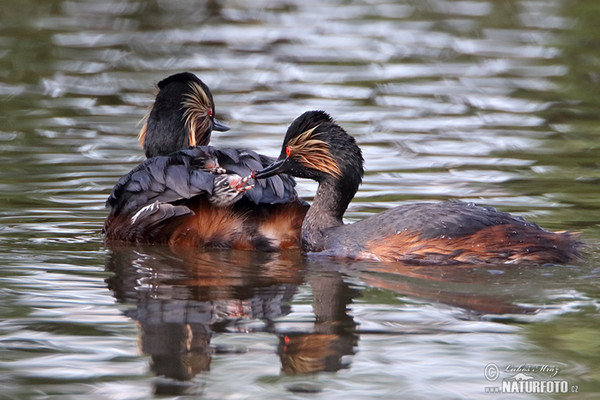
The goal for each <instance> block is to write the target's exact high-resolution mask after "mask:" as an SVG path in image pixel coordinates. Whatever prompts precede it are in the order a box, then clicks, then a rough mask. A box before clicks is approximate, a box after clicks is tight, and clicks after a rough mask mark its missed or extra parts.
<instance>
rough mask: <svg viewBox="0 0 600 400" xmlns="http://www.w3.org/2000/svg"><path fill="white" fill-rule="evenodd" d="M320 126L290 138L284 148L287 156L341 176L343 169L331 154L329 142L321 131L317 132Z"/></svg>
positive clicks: (308, 165)
mask: <svg viewBox="0 0 600 400" xmlns="http://www.w3.org/2000/svg"><path fill="white" fill-rule="evenodd" d="M318 127H319V125H317V126H315V127H313V128H310V129H308V130H306V131H304V132H302V133H300V134H299V135H297V136H293V137H292V138H290V139H289V140H288V141H287V143H286V144H285V148H284V149H285V153H286V156H287V157H290V158H292V159H294V160H295V161H297V162H299V163H301V164H302V165H304V166H305V167H307V168H312V169H316V170H319V171H322V172H325V173H327V174H329V175H332V176H333V177H335V178H340V177H341V176H342V171H341V170H340V167H339V166H338V163H337V161H336V160H335V159H334V158H333V156H332V155H331V152H330V150H329V144H328V143H327V142H325V141H323V140H321V139H320V138H319V136H320V135H319V132H316V129H317V128H318Z"/></svg>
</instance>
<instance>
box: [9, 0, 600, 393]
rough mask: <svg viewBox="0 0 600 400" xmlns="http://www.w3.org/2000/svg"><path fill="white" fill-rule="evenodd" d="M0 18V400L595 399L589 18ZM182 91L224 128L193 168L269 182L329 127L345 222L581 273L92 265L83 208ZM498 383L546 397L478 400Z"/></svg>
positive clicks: (595, 120) (156, 249)
mask: <svg viewBox="0 0 600 400" xmlns="http://www.w3.org/2000/svg"><path fill="white" fill-rule="evenodd" d="M0 16H1V21H2V24H1V26H0V107H1V109H2V110H3V111H2V112H1V113H0V161H1V163H2V168H1V170H0V187H1V193H2V194H1V199H2V203H1V204H2V208H1V210H0V213H1V214H0V253H1V256H2V268H0V294H1V298H2V300H1V301H0V350H1V352H0V354H1V355H0V371H1V373H0V386H2V387H3V391H2V395H0V396H4V398H10V399H42V398H43V399H71V398H72V399H76V398H77V399H78V398H82V397H83V396H85V397H86V398H89V399H106V398H111V399H147V398H152V397H154V396H156V397H160V396H164V398H175V397H177V398H198V397H200V398H207V399H223V398H264V399H281V398H302V399H305V398H319V399H320V398H327V399H338V398H340V399H341V398H343V399H348V398H357V399H361V398H363V399H371V398H412V399H429V398H457V399H458V398H531V399H534V398H536V399H537V398H541V399H542V398H543V399H545V398H556V399H569V398H573V399H574V398H577V399H582V398H583V399H594V398H596V397H597V393H598V392H600V375H599V374H598V371H600V348H599V347H598V340H597V332H598V330H599V329H600V318H599V315H598V308H599V298H600V291H599V289H598V287H599V283H600V278H599V275H600V257H599V256H598V249H600V231H599V229H598V227H599V224H600V200H598V198H599V197H598V182H599V181H600V170H599V164H598V160H599V159H598V135H599V134H600V118H599V117H598V112H597V110H598V109H599V104H598V103H599V101H598V95H597V94H598V89H599V84H598V82H599V75H598V68H597V66H598V63H599V60H600V52H599V51H600V50H598V49H600V32H599V31H598V29H596V28H597V21H598V19H599V18H600V6H598V5H597V4H596V2H594V1H591V0H581V1H566V0H565V1H559V0H553V1H541V0H539V1H535V0H533V1H517V0H508V1H503V2H494V1H478V0H476V1H442V0H430V1H426V2H413V1H398V2H386V1H379V0H370V1H350V2H347V1H335V2H319V1H312V0H311V1H295V0H290V1H286V2H267V1H263V2H252V5H249V4H246V3H245V2H236V1H211V2H206V3H204V4H196V2H190V1H178V2H168V1H134V0H126V1H105V2H93V1H86V0H72V1H65V0H52V1H41V0H28V1H15V0H9V1H4V2H3V8H2V11H1V12H0ZM183 70H188V71H191V72H194V73H196V74H197V75H198V76H200V77H201V78H202V79H203V80H204V81H205V82H206V83H207V84H208V85H209V86H210V87H211V89H212V90H213V93H214V95H215V96H214V97H215V101H216V104H217V114H218V117H219V119H221V120H224V121H226V122H227V123H228V124H229V125H230V126H231V127H232V129H231V130H230V131H229V132H225V133H216V134H215V135H214V136H213V144H214V145H215V146H224V147H225V146H236V147H248V148H251V149H254V150H259V151H261V152H263V153H265V154H269V155H273V156H275V155H277V154H278V153H279V146H280V143H281V140H282V138H283V134H284V132H285V129H286V127H287V125H288V124H289V123H290V122H291V121H292V120H293V119H294V118H295V117H296V116H298V115H299V114H301V113H302V112H304V111H305V110H308V109H324V110H327V111H328V112H330V113H331V114H332V115H333V116H334V117H335V118H336V120H337V121H338V122H339V123H340V124H341V125H343V126H344V127H345V128H346V129H347V130H348V131H349V132H350V133H352V134H353V135H354V136H355V137H356V138H357V140H358V142H359V144H360V145H361V147H362V149H363V152H364V156H365V159H366V168H367V173H366V176H365V179H364V183H363V185H362V186H361V189H360V191H359V193H358V194H357V196H356V198H355V200H354V201H353V202H352V204H351V205H350V208H349V210H348V213H347V215H346V216H347V221H348V222H352V221H355V220H359V219H362V218H365V217H368V216H369V215H371V214H373V213H375V212H379V211H381V210H384V209H386V208H390V207H394V206H397V205H401V204H405V203H410V202H415V201H421V200H446V199H460V200H464V201H475V202H477V203H480V204H484V205H491V206H495V207H497V208H499V209H501V210H503V211H509V212H513V213H516V214H518V215H522V216H524V217H526V218H528V219H530V220H532V221H534V222H536V223H539V224H541V225H542V226H544V227H546V228H548V229H553V230H571V231H578V232H581V237H582V238H583V240H584V241H585V242H586V243H587V247H586V250H585V258H584V259H583V260H582V261H581V262H578V263H575V264H573V265H566V266H556V265H547V266H541V267H538V268H531V267H515V266H497V267H461V268H432V267H419V268H416V267H412V268H408V267H403V266H399V265H381V264H376V263H352V262H334V261H328V260H306V259H305V258H304V257H302V255H301V254H299V253H297V252H290V253H282V254H262V253H248V252H218V251H217V252H202V251H197V250H194V249H189V251H176V252H175V251H173V250H171V249H168V248H166V247H161V246H145V247H134V246H132V247H127V246H117V247H107V246H105V245H104V243H103V238H102V235H101V234H100V230H101V226H102V222H103V219H104V218H105V216H106V210H105V209H104V200H105V199H106V197H107V196H108V193H109V192H110V189H111V187H112V185H114V183H115V182H116V180H117V179H118V178H119V177H120V176H121V175H123V174H124V173H126V172H128V171H129V170H130V169H131V168H132V167H133V166H135V165H136V164H137V163H139V162H140V161H141V160H143V154H142V152H141V149H140V148H139V146H138V144H137V142H136V134H137V132H138V130H139V129H140V128H141V126H140V125H138V122H139V121H140V119H141V118H142V117H143V116H144V114H145V113H146V111H147V107H148V106H149V105H150V104H151V102H152V99H153V96H154V93H155V92H154V90H155V89H154V87H155V84H156V82H158V81H159V80H160V79H162V78H164V77H166V76H168V75H169V74H171V73H175V72H180V71H183ZM315 188H316V186H315V184H314V183H313V182H310V181H300V182H299V186H298V190H299V192H300V194H301V195H302V196H303V197H304V198H306V199H307V200H311V198H312V197H311V196H313V194H314V191H315ZM490 364H494V365H496V366H498V368H499V375H500V379H498V380H495V381H490V380H487V379H486V377H485V375H484V371H485V370H486V366H488V365H490ZM519 366H523V367H524V368H527V367H530V371H525V373H527V374H529V375H530V376H533V377H534V378H535V379H537V380H543V379H550V378H549V377H550V376H551V374H550V373H549V372H548V371H549V368H554V371H557V372H556V375H555V376H554V377H552V379H559V380H563V381H567V382H568V393H554V394H552V393H543V394H525V395H523V394H521V395H516V394H510V395H509V394H504V395H499V394H489V393H488V394H486V393H485V390H486V388H492V389H490V390H493V388H495V387H498V386H500V385H501V380H502V379H504V378H510V377H512V376H514V375H515V374H516V372H517V370H516V368H518V367H519ZM534 366H547V367H548V368H546V369H544V370H541V369H539V368H538V370H536V371H533V370H532V369H533V368H534ZM488 368H490V367H488ZM523 370H524V369H523ZM488 371H489V369H488ZM488 376H489V375H488ZM575 390H577V391H578V392H577V393H574V391H575Z"/></svg>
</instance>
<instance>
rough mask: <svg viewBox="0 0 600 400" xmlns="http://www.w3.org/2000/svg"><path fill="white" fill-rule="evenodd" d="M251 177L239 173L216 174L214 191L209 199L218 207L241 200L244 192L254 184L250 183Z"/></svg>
mask: <svg viewBox="0 0 600 400" xmlns="http://www.w3.org/2000/svg"><path fill="white" fill-rule="evenodd" d="M248 180H249V178H248V177H246V178H242V177H241V176H239V175H237V174H222V175H217V176H215V179H214V183H213V192H212V194H211V195H210V196H209V197H208V200H209V201H210V202H211V203H212V204H213V205H215V206H217V207H227V206H230V205H232V204H233V203H235V202H236V201H238V200H239V198H240V197H242V195H243V194H244V192H246V191H248V190H250V189H252V188H253V187H254V185H250V184H248Z"/></svg>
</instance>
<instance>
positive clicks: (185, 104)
mask: <svg viewBox="0 0 600 400" xmlns="http://www.w3.org/2000/svg"><path fill="white" fill-rule="evenodd" d="M158 89H159V92H158V94H157V95H156V99H155V101H154V104H153V105H152V109H151V110H150V112H149V113H148V115H147V117H146V121H145V123H144V126H143V127H142V130H141V131H140V134H139V140H140V144H141V145H142V147H143V148H144V152H145V153H146V157H148V158H150V157H154V156H161V155H167V154H170V153H173V152H175V151H178V150H181V149H185V148H187V147H189V146H206V145H208V143H209V141H210V135H211V133H212V131H213V130H215V131H227V130H229V127H228V126H227V125H225V124H223V123H222V122H219V121H217V120H216V119H215V104H214V101H213V97H212V93H211V92H210V89H209V88H208V86H206V85H205V84H204V82H202V81H201V80H200V79H198V77H197V76H196V75H194V74H192V73H190V72H181V73H178V74H175V75H171V76H169V77H168V78H165V79H163V80H162V81H160V82H159V83H158Z"/></svg>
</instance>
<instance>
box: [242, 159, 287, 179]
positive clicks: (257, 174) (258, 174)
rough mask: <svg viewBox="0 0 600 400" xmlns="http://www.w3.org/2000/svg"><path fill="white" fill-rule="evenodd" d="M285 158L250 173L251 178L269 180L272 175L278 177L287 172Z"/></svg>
mask: <svg viewBox="0 0 600 400" xmlns="http://www.w3.org/2000/svg"><path fill="white" fill-rule="evenodd" d="M286 161H287V158H285V159H283V160H279V161H275V162H274V163H273V164H271V165H269V166H268V167H265V168H263V169H261V170H258V171H256V170H255V171H252V175H251V176H252V178H254V179H264V178H269V177H271V176H273V175H279V174H283V173H285V172H287V163H286Z"/></svg>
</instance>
